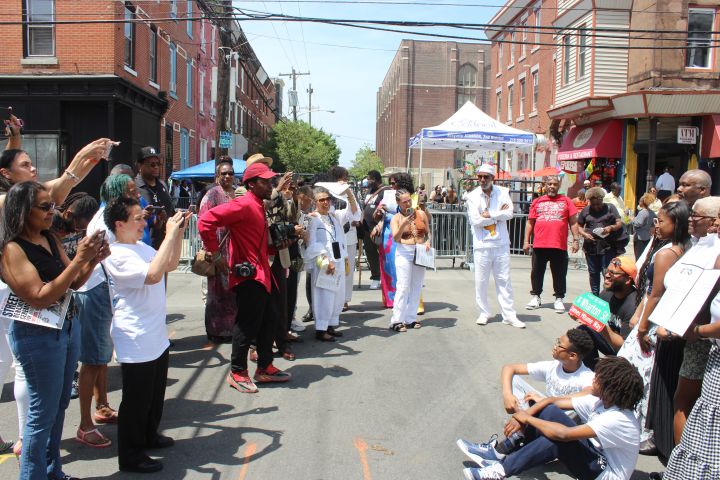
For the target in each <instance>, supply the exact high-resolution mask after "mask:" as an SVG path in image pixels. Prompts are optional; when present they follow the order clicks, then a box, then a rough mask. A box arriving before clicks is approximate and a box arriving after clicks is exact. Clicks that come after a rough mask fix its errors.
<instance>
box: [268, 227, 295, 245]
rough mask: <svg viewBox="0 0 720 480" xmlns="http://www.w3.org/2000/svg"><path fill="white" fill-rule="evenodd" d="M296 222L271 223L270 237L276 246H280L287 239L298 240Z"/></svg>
mask: <svg viewBox="0 0 720 480" xmlns="http://www.w3.org/2000/svg"><path fill="white" fill-rule="evenodd" d="M295 225H297V224H296V223H291V222H278V223H271V224H270V227H269V229H270V239H271V240H272V243H273V245H275V247H276V248H280V247H281V246H282V244H283V243H284V242H286V241H287V240H297V238H298V237H297V235H295Z"/></svg>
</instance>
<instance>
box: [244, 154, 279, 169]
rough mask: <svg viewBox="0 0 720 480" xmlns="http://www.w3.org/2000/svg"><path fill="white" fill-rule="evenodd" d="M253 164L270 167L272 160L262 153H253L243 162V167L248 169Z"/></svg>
mask: <svg viewBox="0 0 720 480" xmlns="http://www.w3.org/2000/svg"><path fill="white" fill-rule="evenodd" d="M253 163H264V164H265V165H267V166H268V167H272V164H273V159H272V158H270V157H266V156H265V155H263V154H262V153H255V154H253V155H250V157H248V159H247V160H246V161H245V166H246V167H249V166H250V165H252V164H253Z"/></svg>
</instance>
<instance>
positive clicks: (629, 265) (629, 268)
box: [610, 257, 637, 283]
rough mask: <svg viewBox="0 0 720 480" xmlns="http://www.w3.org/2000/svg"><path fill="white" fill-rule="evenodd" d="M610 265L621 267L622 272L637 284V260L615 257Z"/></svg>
mask: <svg viewBox="0 0 720 480" xmlns="http://www.w3.org/2000/svg"><path fill="white" fill-rule="evenodd" d="M610 263H612V264H613V265H615V266H616V267H619V268H620V270H622V271H623V272H625V273H626V274H627V276H628V277H630V278H631V279H632V281H633V283H635V276H636V275H637V265H636V264H635V260H633V259H632V258H630V257H615V258H613V259H612V261H611V262H610ZM618 263H619V265H618Z"/></svg>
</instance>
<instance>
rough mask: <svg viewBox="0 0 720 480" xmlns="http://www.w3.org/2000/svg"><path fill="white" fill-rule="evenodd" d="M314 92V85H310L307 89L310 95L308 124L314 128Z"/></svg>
mask: <svg viewBox="0 0 720 480" xmlns="http://www.w3.org/2000/svg"><path fill="white" fill-rule="evenodd" d="M313 92H314V90H313V88H312V83H311V84H310V85H309V87H308V89H307V93H308V124H309V125H310V126H311V127H312V94H313Z"/></svg>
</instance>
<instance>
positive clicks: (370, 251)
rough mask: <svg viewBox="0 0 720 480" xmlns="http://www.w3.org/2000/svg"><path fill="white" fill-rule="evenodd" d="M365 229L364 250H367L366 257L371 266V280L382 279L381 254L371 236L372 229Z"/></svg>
mask: <svg viewBox="0 0 720 480" xmlns="http://www.w3.org/2000/svg"><path fill="white" fill-rule="evenodd" d="M364 230H365V233H364V235H363V250H365V258H367V263H368V266H369V267H370V280H377V281H380V254H379V253H378V247H377V245H375V243H374V242H373V241H372V238H370V231H369V230H368V229H364Z"/></svg>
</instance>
